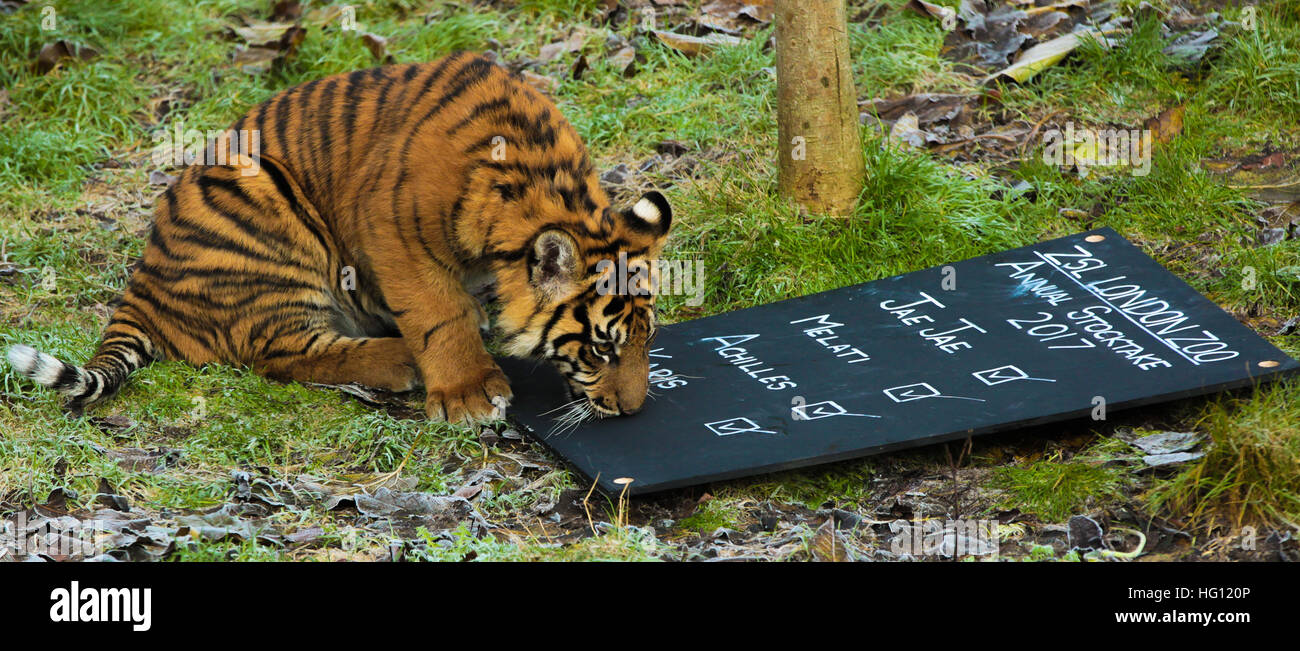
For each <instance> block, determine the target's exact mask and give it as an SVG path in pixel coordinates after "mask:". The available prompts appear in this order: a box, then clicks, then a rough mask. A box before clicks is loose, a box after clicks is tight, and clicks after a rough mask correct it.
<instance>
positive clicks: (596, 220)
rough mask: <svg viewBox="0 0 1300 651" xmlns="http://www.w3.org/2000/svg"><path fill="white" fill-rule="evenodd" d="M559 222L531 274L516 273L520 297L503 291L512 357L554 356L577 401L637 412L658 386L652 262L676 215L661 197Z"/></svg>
mask: <svg viewBox="0 0 1300 651" xmlns="http://www.w3.org/2000/svg"><path fill="white" fill-rule="evenodd" d="M550 223H552V224H555V225H553V226H548V227H544V228H542V229H541V230H540V231H539V232H537V233H536V235H535V236H534V237H533V238H532V242H531V245H530V246H529V247H528V249H527V251H528V254H527V255H526V256H525V259H524V260H523V261H522V262H523V263H524V268H516V283H514V286H515V291H514V292H513V294H514V295H513V296H510V295H506V293H505V292H503V293H502V296H501V298H502V311H501V315H500V317H499V323H500V325H501V326H502V329H503V331H504V332H505V334H506V337H505V340H504V347H505V349H506V352H507V353H508V354H510V355H514V356H519V357H540V358H545V359H547V360H550V362H551V363H552V364H553V365H554V366H555V368H556V369H557V370H558V371H559V372H560V374H561V375H563V376H564V379H565V382H566V383H567V385H568V387H567V388H568V390H569V394H570V397H571V398H573V399H575V400H580V399H582V398H585V399H586V407H589V411H590V413H591V414H593V415H597V416H601V417H605V416H620V415H626V414H634V413H636V412H637V411H640V409H641V407H642V405H643V404H644V403H645V399H646V394H647V390H648V389H649V381H650V377H649V376H650V357H649V352H650V343H651V342H652V341H653V340H654V337H655V329H656V325H655V294H654V289H655V283H654V282H653V279H652V277H651V274H652V272H653V271H654V269H655V268H654V266H653V265H652V261H653V260H656V259H657V258H658V256H659V254H660V252H661V251H662V250H663V246H664V242H665V241H666V239H667V237H668V229H669V226H670V225H671V223H672V209H671V208H670V207H669V205H668V201H667V200H666V199H665V198H664V197H663V195H661V194H659V193H658V192H653V191H652V192H648V193H646V194H645V195H644V196H642V197H641V199H640V200H638V201H637V202H636V203H635V204H634V205H633V206H632V207H630V208H628V209H625V210H614V209H612V208H603V209H598V210H596V211H595V212H594V214H593V217H592V218H591V219H583V220H581V221H575V222H569V223H564V222H550ZM498 275H500V274H498ZM525 288H526V289H525Z"/></svg>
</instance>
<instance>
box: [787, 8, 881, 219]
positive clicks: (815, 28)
mask: <svg viewBox="0 0 1300 651" xmlns="http://www.w3.org/2000/svg"><path fill="white" fill-rule="evenodd" d="M776 89H777V91H776V92H777V133H778V137H779V138H780V144H779V147H778V151H779V160H780V163H779V167H778V177H777V179H778V180H777V185H778V189H779V191H780V193H781V196H783V197H785V198H787V199H790V200H793V201H796V202H798V203H799V204H800V205H802V206H804V207H805V208H807V209H808V211H809V212H813V213H819V214H829V215H837V216H844V215H847V214H849V213H850V212H852V210H853V207H854V205H855V204H856V203H857V198H858V194H859V193H860V192H861V191H862V185H863V182H864V180H865V177H866V168H865V166H864V164H863V160H862V138H861V135H860V134H859V132H858V101H857V100H858V96H857V93H856V92H855V91H854V88H853V73H852V70H851V69H850V67H849V35H848V25H847V21H846V14H845V8H844V0H776Z"/></svg>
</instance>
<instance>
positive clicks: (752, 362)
mask: <svg viewBox="0 0 1300 651" xmlns="http://www.w3.org/2000/svg"><path fill="white" fill-rule="evenodd" d="M757 338H758V335H728V336H725V337H705V338H704V341H716V342H718V347H717V348H714V349H713V352H715V353H717V354H718V355H719V356H721V357H722V358H723V359H725V360H727V362H728V363H729V364H732V365H734V366H735V367H736V368H739V369H740V370H741V371H743V372H744V373H745V375H748V376H749V377H751V378H754V379H755V380H758V381H759V382H760V383H762V384H763V385H764V388H765V389H768V390H769V391H781V390H782V389H793V388H794V387H797V386H799V385H798V384H795V382H794V381H792V380H791V379H790V376H788V375H771V373H772V371H773V369H772V368H771V367H768V368H755V367H758V366H763V362H762V361H760V360H759V359H758V358H757V357H754V356H753V355H751V354H750V353H749V351H748V350H746V349H744V348H741V347H740V346H738V345H737V344H743V343H745V342H747V341H750V340H753V339H757Z"/></svg>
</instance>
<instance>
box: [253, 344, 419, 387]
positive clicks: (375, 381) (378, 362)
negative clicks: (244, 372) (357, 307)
mask: <svg viewBox="0 0 1300 651" xmlns="http://www.w3.org/2000/svg"><path fill="white" fill-rule="evenodd" d="M250 366H252V367H253V368H254V369H255V370H256V371H257V372H258V373H261V374H262V375H266V376H267V377H271V378H275V379H277V380H297V381H299V382H315V383H318V384H349V383H353V382H355V383H357V384H363V385H365V386H368V387H374V388H376V389H384V390H387V391H394V392H398V393H400V392H403V391H410V390H412V389H414V388H415V387H416V386H418V385H419V384H420V376H419V372H418V371H417V370H416V363H415V358H414V357H412V356H411V351H410V350H409V349H407V347H406V342H405V341H404V340H403V339H402V338H401V337H346V336H343V335H340V334H338V333H335V332H329V331H315V332H310V331H304V332H301V333H296V334H292V335H284V336H281V337H278V338H277V339H276V340H275V342H274V350H269V351H266V352H264V353H263V354H262V355H261V356H260V357H258V358H257V359H254V360H253V361H252V362H251V363H250Z"/></svg>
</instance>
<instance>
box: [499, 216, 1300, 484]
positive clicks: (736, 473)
mask: <svg viewBox="0 0 1300 651" xmlns="http://www.w3.org/2000/svg"><path fill="white" fill-rule="evenodd" d="M650 361H651V363H652V365H653V366H652V371H651V383H652V384H651V389H652V390H653V391H654V392H655V393H656V394H658V397H657V398H656V399H654V400H650V401H647V403H646V406H645V408H644V409H643V410H642V411H641V412H640V413H639V414H637V415H634V416H626V417H620V418H611V419H603V420H597V421H590V422H588V423H585V424H583V425H581V426H579V427H578V428H576V429H574V430H572V431H568V432H565V433H562V434H554V435H551V432H552V430H554V429H555V423H554V422H553V421H552V420H551V417H550V416H547V415H544V412H547V411H548V410H551V409H552V408H554V407H555V406H557V405H559V404H561V403H562V402H564V397H563V389H562V387H561V380H560V379H559V376H558V375H557V374H556V373H555V372H554V371H552V370H551V369H550V367H549V365H548V364H533V363H526V362H519V361H517V360H516V361H512V360H505V361H503V365H504V366H505V368H506V371H507V373H508V374H509V375H510V376H511V378H512V379H513V386H514V391H515V401H514V406H513V407H512V411H513V413H514V416H515V417H516V418H517V419H519V420H520V421H521V422H522V423H523V424H524V425H525V427H526V428H527V429H528V430H529V431H530V433H531V434H532V435H533V436H534V437H536V438H537V439H538V440H539V441H541V442H542V443H543V444H545V445H546V446H547V447H549V448H551V449H552V450H553V451H554V452H556V453H557V454H559V455H560V456H562V457H564V458H565V459H566V460H568V461H569V462H570V463H571V464H572V465H573V466H574V467H576V468H577V469H578V470H579V471H580V472H582V473H583V474H584V475H586V476H587V477H588V478H592V479H595V478H597V476H599V479H598V482H597V483H598V486H599V487H600V488H601V489H602V490H603V491H605V492H608V493H617V492H619V491H620V490H622V489H623V487H624V485H623V484H620V483H616V480H619V479H622V478H632V479H633V480H634V481H632V483H631V484H630V485H629V486H628V491H629V493H632V494H636V493H649V492H654V491H659V490H665V489H669V488H675V487H680V486H688V485H692V484H698V483H703V482H708V481H717V480H723V479H730V478H735V477H742V476H747V475H754V474H759V473H765V472H771V471H775V470H784V469H790V468H797V467H801V466H808V465H812V464H818V463H826V462H831V461H839V460H843V459H849V458H854V457H860V456H865V455H870V454H878V453H881V452H889V451H893V450H900V449H903V448H910V447H915V446H921V445H928V444H932V443H937V442H941V441H947V440H953V439H959V438H964V437H966V436H971V435H978V434H985V433H989V432H994V431H999V430H1006V429H1010V428H1015V427H1021V426H1027V425H1033V424H1039V423H1046V422H1051V421H1057V420H1063V419H1068V418H1078V417H1084V418H1087V417H1090V416H1094V415H1096V414H1097V413H1099V409H1100V408H1101V406H1102V401H1104V409H1105V410H1106V411H1107V412H1113V411H1115V410H1118V409H1123V408H1126V407H1134V406H1138V405H1145V404H1150V403H1156V402H1161V401H1166V400H1173V399H1177V398H1183V397H1188V396H1195V395H1200V394H1206V393H1211V392H1215V391H1222V390H1226V389H1232V388H1238V387H1244V386H1249V385H1251V384H1253V383H1258V382H1262V381H1268V380H1273V379H1277V378H1279V377H1281V376H1282V375H1284V374H1286V373H1290V372H1293V371H1295V370H1296V369H1297V368H1300V363H1297V362H1296V361H1295V360H1293V359H1291V358H1290V357H1288V356H1286V355H1285V354H1284V353H1282V352H1281V351H1279V350H1278V349H1277V348H1275V347H1274V346H1272V345H1270V344H1269V343H1268V342H1266V341H1264V340H1263V339H1262V338H1260V337H1259V336H1257V335H1256V334H1255V333H1253V332H1251V331H1250V330H1249V329H1247V328H1246V327H1244V326H1242V325H1241V324H1240V323H1238V322H1237V320H1236V319H1234V318H1233V317H1232V316H1231V315H1229V314H1228V313H1226V312H1224V311H1223V310H1222V309H1220V308H1219V307H1218V306H1216V305H1215V304H1213V303H1212V302H1210V301H1209V300H1207V299H1206V298H1204V297H1203V296H1201V295H1200V294H1198V293H1197V292H1196V291H1195V290H1193V289H1192V288H1191V287H1189V286H1188V285H1187V284H1185V283H1184V282H1182V281H1181V280H1179V279H1178V278H1177V277H1175V276H1174V275H1173V274H1170V273H1169V272H1168V271H1166V270H1165V269H1164V268H1163V267H1161V266H1160V265H1159V264H1157V263H1156V262H1155V261H1154V260H1152V259H1151V258H1149V257H1147V256H1146V255H1145V254H1143V253H1142V252H1141V251H1140V250H1139V249H1138V248H1137V247H1135V246H1133V245H1132V244H1130V243H1128V242H1127V241H1125V240H1124V239H1123V238H1122V237H1121V236H1120V235H1119V234H1118V233H1116V232H1115V231H1113V230H1111V229H1108V228H1104V229H1099V230H1094V231H1089V232H1087V233H1080V234H1078V235H1072V236H1069V237H1064V238H1061V239H1057V240H1052V241H1048V242H1043V243H1040V244H1035V245H1032V246H1028V247H1023V248H1019V249H1015V250H1011V251H1006V252H1002V253H995V254H992V255H986V256H983V257H979V258H973V259H970V260H966V261H963V262H957V263H953V264H951V265H945V266H939V267H932V268H930V269H925V270H922V271H916V272H913V273H908V274H904V275H901V276H894V277H892V278H884V279H881V280H877V281H873V282H869V283H865V284H861V285H855V286H852V287H845V288H841V289H836V290H832V291H828V292H823V293H820V294H814V295H812V296H805V297H801V298H795V299H790V300H785V301H780V302H777V303H773V304H770V305H763V306H759V307H754V308H749V309H744V310H739V311H736V312H731V313H727V314H722V315H718V316H714V317H709V318H704V319H698V320H695V321H688V322H685V323H678V324H674V325H671V326H667V327H665V328H663V330H662V332H661V333H660V334H659V336H658V339H657V340H656V341H655V350H654V352H653V353H652V357H651V360H650ZM552 415H553V414H552Z"/></svg>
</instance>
